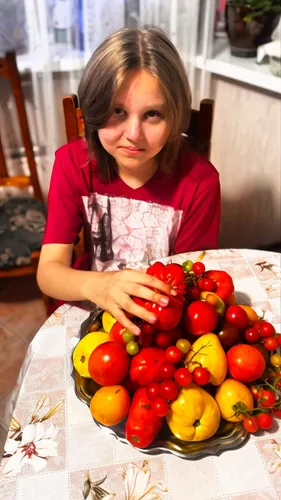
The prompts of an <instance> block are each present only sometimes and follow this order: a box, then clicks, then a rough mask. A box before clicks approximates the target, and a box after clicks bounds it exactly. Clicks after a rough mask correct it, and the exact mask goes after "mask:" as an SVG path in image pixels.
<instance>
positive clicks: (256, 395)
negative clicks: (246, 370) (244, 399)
mask: <svg viewBox="0 0 281 500" xmlns="http://www.w3.org/2000/svg"><path fill="white" fill-rule="evenodd" d="M250 390H251V393H252V394H253V397H254V399H255V401H258V400H259V399H260V396H261V389H260V388H259V387H257V386H256V385H251V387H250Z"/></svg>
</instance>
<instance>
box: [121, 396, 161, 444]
mask: <svg viewBox="0 0 281 500" xmlns="http://www.w3.org/2000/svg"><path fill="white" fill-rule="evenodd" d="M151 404H152V403H151V401H150V400H149V399H148V397H147V395H146V389H144V388H141V389H138V390H137V391H136V393H135V395H134V397H133V400H132V403H131V407H130V410H129V415H128V418H127V422H126V428H125V435H126V439H127V440H128V441H129V442H130V443H131V444H132V445H133V446H136V447H137V448H146V447H147V446H149V445H150V444H151V443H152V441H154V439H155V438H156V436H157V434H158V433H159V432H160V430H161V429H162V427H163V424H164V419H163V418H160V417H157V415H156V414H155V413H154V412H153V411H152V408H151Z"/></svg>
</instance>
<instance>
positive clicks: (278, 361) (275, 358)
mask: <svg viewBox="0 0 281 500" xmlns="http://www.w3.org/2000/svg"><path fill="white" fill-rule="evenodd" d="M270 363H271V364H272V366H275V368H279V366H281V356H279V354H277V353H276V354H273V355H272V356H271V357H270Z"/></svg>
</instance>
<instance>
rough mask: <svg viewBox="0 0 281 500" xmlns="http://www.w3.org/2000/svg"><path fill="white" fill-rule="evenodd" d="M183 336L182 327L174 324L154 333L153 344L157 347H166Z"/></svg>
mask: <svg viewBox="0 0 281 500" xmlns="http://www.w3.org/2000/svg"><path fill="white" fill-rule="evenodd" d="M183 336H184V334H183V331H182V329H181V328H180V327H179V326H175V328H172V329H171V330H159V331H157V332H156V333H155V335H154V339H153V341H154V344H155V345H157V346H158V347H162V348H163V349H166V348H167V347H170V346H171V345H174V344H176V342H177V341H178V340H179V339H181V338H182V337H183Z"/></svg>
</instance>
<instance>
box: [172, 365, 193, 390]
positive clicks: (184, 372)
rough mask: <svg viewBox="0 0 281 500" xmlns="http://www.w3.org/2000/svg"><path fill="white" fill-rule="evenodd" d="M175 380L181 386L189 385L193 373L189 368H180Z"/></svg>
mask: <svg viewBox="0 0 281 500" xmlns="http://www.w3.org/2000/svg"><path fill="white" fill-rule="evenodd" d="M175 381H176V383H177V384H178V385H179V386H180V387H188V386H189V385H190V384H191V382H192V373H190V371H189V370H188V368H178V369H177V371H176V373H175Z"/></svg>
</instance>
